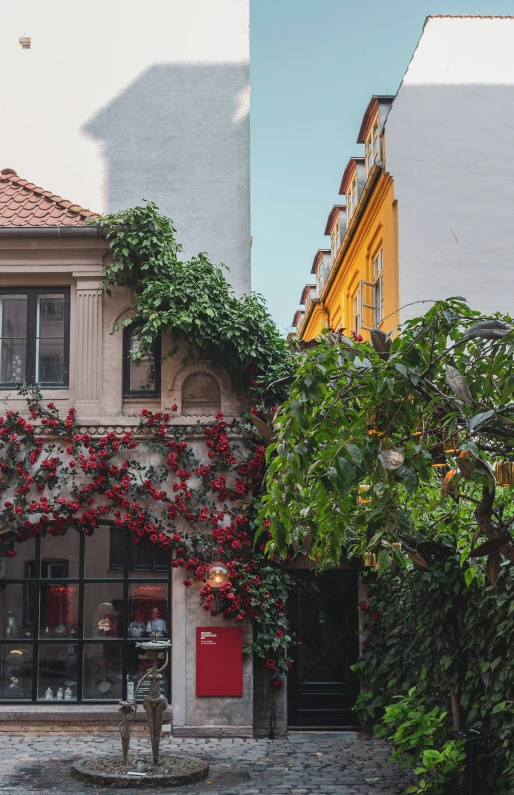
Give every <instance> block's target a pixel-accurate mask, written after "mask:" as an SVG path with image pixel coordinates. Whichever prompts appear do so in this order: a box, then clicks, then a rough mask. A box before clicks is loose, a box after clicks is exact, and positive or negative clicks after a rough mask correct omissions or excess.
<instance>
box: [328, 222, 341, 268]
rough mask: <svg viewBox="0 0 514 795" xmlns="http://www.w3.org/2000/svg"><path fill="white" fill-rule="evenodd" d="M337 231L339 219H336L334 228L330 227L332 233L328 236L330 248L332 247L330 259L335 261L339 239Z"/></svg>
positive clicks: (338, 229)
mask: <svg viewBox="0 0 514 795" xmlns="http://www.w3.org/2000/svg"><path fill="white" fill-rule="evenodd" d="M339 231H340V227H339V221H337V223H336V224H335V225H334V228H333V229H332V235H331V237H330V242H331V249H332V261H335V258H336V256H337V252H338V251H339V240H340V237H339Z"/></svg>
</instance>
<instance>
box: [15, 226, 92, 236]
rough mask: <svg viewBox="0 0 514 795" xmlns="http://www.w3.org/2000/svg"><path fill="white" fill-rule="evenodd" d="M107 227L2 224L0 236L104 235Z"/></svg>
mask: <svg viewBox="0 0 514 795" xmlns="http://www.w3.org/2000/svg"><path fill="white" fill-rule="evenodd" d="M106 235H107V227H105V226H102V227H99V226H87V225H86V224H84V225H83V226H82V225H79V224H75V225H69V226H0V237H16V238H21V237H102V238H105V237H106Z"/></svg>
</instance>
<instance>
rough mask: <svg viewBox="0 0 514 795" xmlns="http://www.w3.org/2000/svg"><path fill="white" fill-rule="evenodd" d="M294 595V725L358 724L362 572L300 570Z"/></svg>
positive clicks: (291, 713)
mask: <svg viewBox="0 0 514 795" xmlns="http://www.w3.org/2000/svg"><path fill="white" fill-rule="evenodd" d="M294 576H295V580H296V585H295V587H294V588H292V590H291V592H290V595H289V620H290V625H291V632H292V639H293V643H292V646H291V657H292V658H293V667H292V669H291V671H290V673H289V676H288V678H287V696H288V719H289V726H290V727H303V728H314V727H320V728H321V727H330V726H331V727H335V726H338V727H350V726H352V727H353V726H356V719H355V716H354V714H353V712H352V707H353V705H354V703H355V699H356V698H357V693H358V682H357V679H356V677H355V675H354V674H353V673H352V671H351V670H350V666H351V665H353V663H355V662H356V660H357V656H358V650H359V644H358V634H357V630H358V617H357V572H356V571H350V570H344V571H328V572H324V573H323V574H318V575H317V574H314V573H313V572H311V571H300V572H295V573H294Z"/></svg>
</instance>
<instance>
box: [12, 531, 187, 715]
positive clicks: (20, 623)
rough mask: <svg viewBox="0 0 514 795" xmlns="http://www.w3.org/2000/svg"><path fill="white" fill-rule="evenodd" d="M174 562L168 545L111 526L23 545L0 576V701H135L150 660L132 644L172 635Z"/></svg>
mask: <svg viewBox="0 0 514 795" xmlns="http://www.w3.org/2000/svg"><path fill="white" fill-rule="evenodd" d="M55 544H58V547H59V551H60V553H61V555H62V557H61V558H57V557H50V555H51V553H52V552H53V546H54V545H55ZM49 553H50V554H49ZM20 561H21V565H20ZM170 564H171V553H170V552H169V551H164V550H160V549H159V550H158V549H156V548H153V547H151V546H149V545H148V546H147V545H145V544H141V545H135V544H134V543H133V542H132V535H131V533H129V532H127V531H125V530H123V529H121V528H112V527H107V526H104V527H99V528H97V529H96V531H95V533H94V535H93V536H91V537H85V536H83V535H79V534H78V533H75V532H74V531H72V530H70V531H69V532H68V533H67V534H66V535H65V536H64V537H63V536H60V537H52V536H47V537H45V538H37V539H36V540H35V541H32V540H31V541H28V542H26V547H25V544H24V543H22V544H20V545H19V555H17V556H15V557H14V558H6V559H5V566H4V574H3V577H2V579H1V580H0V700H1V701H32V702H45V703H46V702H48V701H50V702H54V703H56V702H59V701H61V700H62V701H68V702H83V701H85V702H116V701H117V700H119V699H125V698H132V697H133V694H134V690H135V687H136V685H137V682H138V680H139V679H140V678H141V677H142V675H143V674H144V673H145V671H146V670H147V664H148V661H146V660H145V659H144V655H142V654H141V653H140V650H139V649H137V648H136V646H135V641H136V640H137V639H141V638H148V637H149V636H150V634H151V633H152V632H155V633H156V634H157V636H158V637H164V638H166V637H169V632H170V626H171V617H170V587H171V565H170ZM163 691H164V692H165V694H166V695H167V698H168V699H169V698H170V697H171V693H170V677H169V674H168V675H167V674H166V672H164V682H163ZM140 693H141V691H140ZM141 695H142V696H143V695H144V693H141Z"/></svg>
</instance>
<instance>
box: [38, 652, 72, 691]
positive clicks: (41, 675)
mask: <svg viewBox="0 0 514 795" xmlns="http://www.w3.org/2000/svg"><path fill="white" fill-rule="evenodd" d="M77 650H78V646H77V645H76V644H75V643H51V644H50V643H40V644H39V670H38V688H37V697H38V700H40V701H41V700H46V701H61V699H62V700H66V701H76V700H77Z"/></svg>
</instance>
